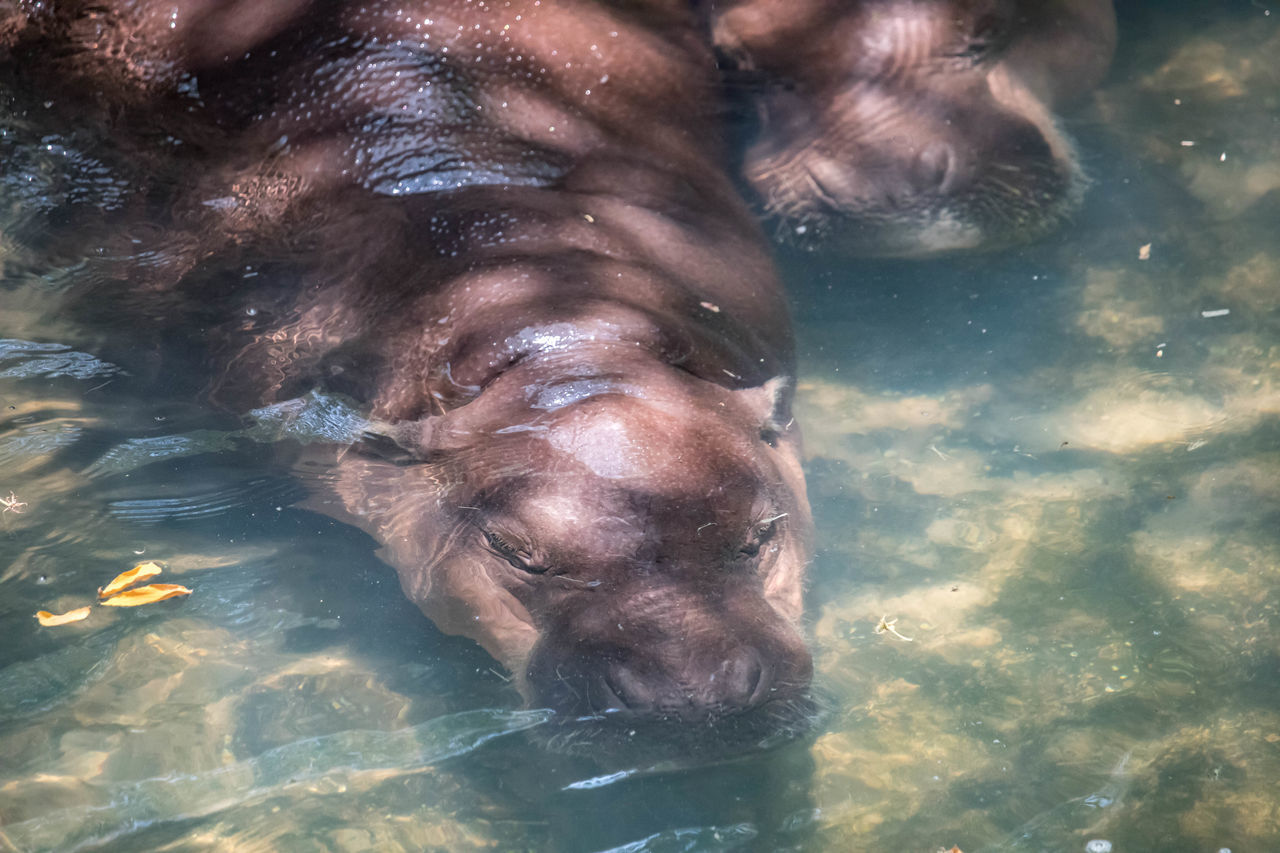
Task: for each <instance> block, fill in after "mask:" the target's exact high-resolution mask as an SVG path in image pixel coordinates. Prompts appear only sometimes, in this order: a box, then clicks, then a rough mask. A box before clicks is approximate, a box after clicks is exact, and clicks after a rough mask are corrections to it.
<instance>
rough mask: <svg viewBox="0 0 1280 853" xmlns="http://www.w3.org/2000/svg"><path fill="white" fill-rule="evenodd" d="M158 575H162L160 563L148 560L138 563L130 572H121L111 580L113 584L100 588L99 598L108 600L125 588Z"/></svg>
mask: <svg viewBox="0 0 1280 853" xmlns="http://www.w3.org/2000/svg"><path fill="white" fill-rule="evenodd" d="M158 574H160V564H159V563H156V562H154V561H152V560H148V561H147V562H145V563H138V565H136V566H134V567H133V568H132V569H130V570H129V571H127V572H121V573H120V574H118V575H116V576H115V577H114V578H113V579H112V580H111V583H109V584H107V585H106V586H104V587H102V588H100V589H99V590H98V598H106V597H107V596H109V595H115V594H116V593H117V592H119V591H120V590H122V589H124V588H125V587H129V586H133V585H134V584H135V583H137V582H138V581H140V580H145V579H146V578H153V577H155V576H156V575H158Z"/></svg>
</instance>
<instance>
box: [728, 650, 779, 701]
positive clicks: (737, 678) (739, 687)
mask: <svg viewBox="0 0 1280 853" xmlns="http://www.w3.org/2000/svg"><path fill="white" fill-rule="evenodd" d="M717 680H719V681H720V684H719V686H718V690H716V691H715V695H716V696H717V698H718V702H717V703H716V704H721V705H726V706H731V707H737V708H750V707H754V706H755V705H758V704H759V703H760V702H763V701H764V700H765V699H767V698H768V695H769V689H770V686H771V683H772V679H771V678H769V677H768V674H767V670H766V668H765V666H764V661H763V659H762V658H761V656H760V653H759V652H758V651H757V650H756V649H753V648H746V649H739V650H737V653H736V654H735V655H734V656H733V657H731V658H729V659H728V660H726V661H725V662H724V664H723V665H722V667H721V670H720V673H719V678H718V679H717Z"/></svg>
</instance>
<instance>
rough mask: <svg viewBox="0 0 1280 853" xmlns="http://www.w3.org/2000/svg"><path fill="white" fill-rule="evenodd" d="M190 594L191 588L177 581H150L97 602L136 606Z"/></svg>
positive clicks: (108, 605)
mask: <svg viewBox="0 0 1280 853" xmlns="http://www.w3.org/2000/svg"><path fill="white" fill-rule="evenodd" d="M190 594H191V590H189V589H187V588H186V587H185V586H183V585H182V584H179V583H152V584H147V585H146V586H139V587H135V588H133V589H127V590H125V591H124V592H122V593H120V594H119V595H113V596H112V597H111V598H108V599H105V600H103V601H101V602H99V603H100V604H102V605H104V606H106V607H137V606H138V605H140V604H151V603H153V602H156V601H164V600H165V599H166V598H174V597H176V596H179V595H190Z"/></svg>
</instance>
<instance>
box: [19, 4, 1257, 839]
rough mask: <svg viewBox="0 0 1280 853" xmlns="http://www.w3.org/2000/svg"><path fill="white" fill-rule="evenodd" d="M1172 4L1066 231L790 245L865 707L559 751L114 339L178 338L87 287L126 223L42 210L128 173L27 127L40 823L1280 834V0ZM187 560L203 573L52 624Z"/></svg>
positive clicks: (82, 828)
mask: <svg viewBox="0 0 1280 853" xmlns="http://www.w3.org/2000/svg"><path fill="white" fill-rule="evenodd" d="M1147 5H1148V6H1149V7H1150V8H1147V9H1142V8H1128V7H1126V8H1125V9H1123V10H1122V20H1121V24H1122V31H1121V38H1122V47H1121V52H1120V58H1119V59H1118V61H1117V65H1116V68H1115V70H1114V72H1113V74H1112V75H1111V77H1110V79H1109V81H1108V82H1107V84H1106V85H1105V86H1104V87H1103V88H1102V89H1101V90H1100V91H1099V92H1098V93H1096V95H1095V96H1094V97H1092V98H1091V99H1090V100H1089V102H1087V103H1086V104H1085V105H1084V106H1083V107H1081V108H1080V109H1079V110H1078V111H1077V112H1075V113H1073V114H1072V116H1071V118H1070V119H1069V125H1070V128H1071V130H1072V132H1073V133H1074V134H1075V136H1076V137H1077V139H1078V140H1079V142H1080V148H1081V151H1082V152H1083V156H1084V157H1085V161H1086V165H1087V167H1088V169H1089V172H1090V174H1091V175H1092V177H1093V181H1094V183H1093V187H1092V190H1091V192H1090V194H1089V196H1088V199H1087V202H1086V207H1085V209H1084V210H1083V211H1082V213H1081V214H1080V216H1079V217H1078V218H1077V219H1076V221H1075V222H1074V223H1072V224H1071V225H1070V226H1068V227H1067V228H1066V229H1064V230H1063V231H1062V232H1061V233H1059V234H1058V235H1056V236H1054V237H1053V238H1051V239H1049V240H1046V241H1044V242H1042V243H1040V244H1037V245H1035V246H1032V247H1029V248H1026V249H1021V250H1016V251H1010V252H1005V253H1001V254H998V255H992V256H984V257H976V258H973V257H970V258H952V259H946V260H941V261H932V262H912V263H907V262H850V261H837V260H833V259H829V258H822V257H817V256H810V255H803V256H797V255H786V256H783V258H782V263H783V265H784V268H785V271H786V274H787V277H788V279H789V281H790V286H791V288H792V293H793V297H794V305H795V312H796V317H797V324H798V339H799V346H800V351H801V361H802V364H801V370H802V379H801V386H800V393H799V410H798V414H799V417H800V419H801V422H802V424H803V425H804V429H805V434H806V445H807V456H808V468H809V478H810V479H809V484H810V490H811V497H812V499H813V503H814V509H815V512H816V517H817V522H818V530H819V537H820V542H819V549H820V550H819V555H818V558H817V560H816V562H815V564H814V566H813V568H812V575H811V583H810V586H809V590H808V612H809V623H810V625H809V627H810V632H811V635H812V645H813V649H814V652H815V657H816V665H817V670H818V674H817V679H818V682H819V686H820V690H821V691H822V693H823V694H824V695H825V696H827V697H828V700H829V704H830V706H831V708H832V711H831V713H830V715H829V717H828V718H827V719H825V720H824V721H823V722H822V724H821V726H820V729H819V731H818V732H816V733H815V736H814V738H813V739H812V740H810V741H806V742H803V743H799V744H794V745H791V746H789V747H786V748H783V749H780V750H777V751H775V752H773V753H771V754H767V755H764V756H757V757H754V758H751V759H749V760H744V761H742V762H739V763H735V764H730V765H727V766H720V767H701V768H683V769H679V768H670V767H658V768H623V769H622V770H621V771H620V772H618V773H617V774H616V775H609V774H602V773H601V772H600V771H599V769H598V768H595V767H593V766H592V765H590V764H587V763H585V762H574V761H570V760H568V759H560V758H553V757H549V756H547V755H546V754H545V753H543V752H541V751H540V750H539V749H538V748H537V747H536V746H533V745H531V744H530V743H529V742H528V741H527V740H526V739H525V735H524V733H525V732H526V731H529V730H531V729H536V728H537V727H538V726H539V725H541V724H542V722H543V721H542V719H541V717H540V716H539V715H538V714H536V713H526V712H522V711H521V710H520V701H519V697H518V696H517V695H516V693H515V691H514V690H513V689H512V688H511V686H510V685H509V684H508V682H507V677H506V675H505V674H504V673H502V672H501V671H500V670H499V669H498V668H497V667H496V666H495V665H494V664H493V662H492V661H491V660H490V659H489V658H488V657H487V656H486V655H485V654H484V653H483V652H481V651H479V650H478V649H477V648H475V647H474V646H473V645H472V644H470V643H469V642H466V641H461V640H458V639H455V638H449V637H445V636H443V635H441V634H440V633H439V632H437V631H436V630H435V629H434V628H433V627H432V626H431V624H430V623H429V622H427V621H426V620H425V619H424V618H423V617H422V616H421V615H420V614H419V613H418V612H417V611H416V609H414V608H413V607H412V606H411V605H410V604H408V603H407V601H405V599H404V598H403V596H402V595H401V593H400V591H399V588H398V584H397V582H396V579H395V576H394V573H393V572H392V571H391V570H390V569H388V568H386V567H385V566H384V565H383V564H381V563H380V562H379V561H378V560H377V558H376V556H375V554H374V549H375V548H376V543H374V542H373V541H372V540H370V539H368V538H367V537H366V536H364V535H363V534H361V533H359V532H358V531H354V530H352V529H350V528H346V527H343V526H341V525H339V524H336V523H335V522H332V521H330V520H328V519H327V518H324V517H322V516H319V515H316V514H314V513H312V512H310V511H308V510H306V509H305V508H303V507H301V506H299V501H300V499H301V498H302V497H303V493H304V491H305V489H304V486H303V485H300V484H299V482H298V480H297V479H296V478H295V477H293V476H291V473H290V472H289V471H287V470H282V469H281V467H280V466H279V465H278V464H277V463H276V462H275V461H274V456H273V454H272V452H271V441H272V439H273V437H276V438H278V437H279V435H278V433H272V432H271V430H270V429H268V428H266V427H263V428H261V429H259V430H258V431H257V432H254V431H253V430H252V429H248V426H249V425H248V424H247V423H245V422H243V421H241V420H239V419H236V418H229V417H228V416H227V415H225V414H223V413H218V412H214V411H210V410H208V409H205V408H202V407H200V406H198V405H195V404H194V403H191V402H189V401H190V400H191V399H192V395H191V394H190V393H189V392H190V390H191V389H189V388H187V387H185V386H184V385H183V383H182V382H181V381H179V380H178V379H176V378H175V377H176V376H178V375H180V372H176V371H172V370H168V371H166V370H165V369H161V368H156V369H155V370H154V371H153V372H152V373H151V374H147V373H145V371H141V370H139V369H138V368H137V367H135V366H133V365H131V370H130V371H127V372H126V371H122V370H121V368H120V367H119V366H118V365H117V364H116V363H115V362H114V361H113V359H112V353H115V352H119V351H120V349H121V348H124V349H126V350H130V351H140V352H148V351H151V350H152V349H155V350H156V351H159V350H160V349H161V348H162V347H161V344H162V343H163V344H165V347H167V349H168V350H171V349H172V342H171V341H169V342H159V341H156V340H152V339H150V338H149V337H148V332H147V331H146V329H144V328H123V329H121V328H112V329H105V330H102V329H100V330H98V332H97V334H96V335H89V334H88V333H86V331H85V330H84V329H83V328H82V327H79V326H76V325H73V324H71V323H70V322H69V321H67V320H66V319H65V317H64V315H63V314H62V313H61V312H60V311H59V307H60V305H61V304H62V301H63V300H64V299H65V297H66V295H67V294H69V293H71V292H73V291H74V289H75V287H76V286H77V285H80V284H83V282H84V281H85V279H86V277H92V276H93V275H95V269H96V268H95V265H94V258H93V257H92V256H91V255H90V256H75V255H66V254H64V253H62V252H61V251H60V250H59V249H58V244H57V242H56V241H52V240H48V239H46V238H47V233H48V232H49V230H50V229H52V228H54V227H55V226H56V225H57V222H58V212H59V211H61V210H64V209H72V208H76V207H77V206H79V207H81V208H84V207H86V206H87V207H89V208H92V209H94V210H96V211H99V212H101V216H102V221H103V222H104V223H106V222H108V221H109V220H110V216H111V213H112V211H114V210H118V209H119V208H120V206H121V205H122V204H124V203H125V201H124V199H126V198H127V197H128V177H127V174H125V173H127V169H125V168H124V167H122V166H120V165H119V164H113V163H112V162H111V152H110V149H109V146H105V145H104V144H103V143H101V142H100V141H95V140H92V139H86V138H82V137H81V136H78V135H77V133H76V131H75V129H74V128H61V129H58V132H57V133H55V134H53V135H52V136H51V135H50V134H49V133H47V132H45V131H47V128H40V127H39V122H38V121H37V120H36V118H33V117H31V116H30V115H28V116H26V117H22V116H17V115H15V116H11V117H9V118H6V119H4V121H3V122H0V151H2V152H3V154H4V156H5V162H6V170H5V172H6V175H5V178H4V184H3V189H2V190H0V199H2V200H3V210H4V213H3V220H2V222H0V235H2V236H0V253H3V256H4V261H5V279H4V281H3V283H2V290H0V298H3V300H4V301H3V310H0V339H3V340H0V497H6V498H7V497H8V496H9V495H10V494H12V495H13V496H14V499H15V500H16V501H19V502H21V503H23V504H25V505H24V506H20V507H16V509H20V510H21V512H5V513H3V514H0V631H2V632H3V635H4V637H5V641H4V643H3V644H2V645H0V847H4V846H5V845H8V846H10V847H12V848H14V849H18V850H74V849H94V850H122V851H124V850H131V851H132V850H144V849H157V850H181V851H186V850H192V851H194V850H228V851H230V850H235V851H244V850H249V851H252V850H263V851H266V850H299V851H310V850H342V851H358V850H385V849H413V850H419V849H435V850H450V851H454V850H459V851H461V850H491V849H497V850H582V851H590V850H605V849H615V850H628V851H664V853H665V851H676V850H681V851H685V850H688V851H695V850H696V851H716V850H783V849H794V850H804V851H828V850H830V851H836V850H841V851H842V850H879V851H886V850H895V851H898V850H900V851H921V853H932V851H935V850H937V849H938V848H950V847H951V846H952V845H955V846H957V847H959V848H961V849H962V850H964V851H966V853H973V851H1041V850H1051V851H1059V850H1061V851H1084V850H1086V849H1090V850H1102V849H1107V848H1106V847H1105V845H1104V844H1103V843H1104V842H1105V844H1109V845H1110V849H1113V850H1116V851H1125V850H1129V851H1148V850H1156V849H1158V850H1163V851H1181V850H1186V851H1206V850H1219V849H1221V848H1227V849H1230V850H1233V851H1261V850H1271V849H1277V848H1280V799H1278V798H1277V797H1276V796H1275V780H1276V779H1280V710H1278V709H1280V621H1278V615H1277V612H1276V602H1275V597H1274V588H1275V580H1276V572H1277V567H1278V566H1280V441H1278V439H1280V311H1278V310H1277V294H1278V293H1280V248H1277V245H1278V244H1277V242H1276V239H1275V235H1276V234H1277V233H1280V193H1278V192H1277V190H1280V11H1277V12H1276V13H1273V14H1269V13H1268V12H1269V10H1268V8H1267V4H1265V3H1253V4H1238V8H1237V7H1234V6H1233V7H1232V8H1230V9H1227V8H1224V7H1220V6H1217V5H1213V4H1206V5H1204V6H1203V7H1194V6H1186V7H1177V8H1175V7H1173V6H1171V5H1170V4H1155V3H1152V4H1147ZM122 174H124V177H121V175H122ZM81 226H82V227H91V224H90V226H85V225H84V224H83V223H81ZM138 260H139V262H140V263H141V264H143V265H145V262H146V259H145V258H140V259H138ZM311 415H314V417H313V418H312V419H311V420H307V421H306V422H305V423H304V424H303V425H302V426H300V427H297V431H295V433H294V435H293V437H294V438H297V437H298V436H299V435H300V434H301V433H304V432H308V431H309V432H310V434H320V435H326V434H329V435H331V434H332V432H331V431H334V430H338V431H340V430H342V429H346V428H349V426H350V425H349V424H348V423H347V422H346V421H345V420H344V418H345V417H346V416H347V414H344V412H343V411H342V409H341V407H340V406H335V407H332V408H329V409H324V410H323V411H317V410H313V411H312V412H311ZM151 558H154V559H159V560H162V561H163V562H164V564H165V565H166V567H167V574H166V576H165V578H163V579H165V580H170V581H174V582H180V583H183V584H186V585H187V586H189V587H191V588H192V589H193V590H195V592H194V594H193V595H192V596H190V598H188V599H184V600H175V601H170V602H164V603H162V604H158V605H153V606H150V607H146V608H138V609H136V610H119V611H112V610H109V609H106V608H95V610H94V611H93V614H92V616H91V617H90V618H89V619H87V620H85V621H84V622H81V623H77V624H75V625H72V626H66V627H62V628H57V629H39V628H37V627H36V624H35V620H34V619H32V614H33V613H34V612H35V611H36V610H41V609H45V610H51V611H55V612H60V611H63V610H68V609H71V608H73V607H77V606H80V605H83V604H87V603H89V602H90V601H91V600H92V599H93V594H94V590H95V589H96V588H97V587H98V586H101V585H102V584H103V583H105V582H106V581H107V580H108V579H109V578H110V577H111V576H113V575H114V574H115V573H117V572H119V571H121V570H123V569H125V568H128V567H129V566H131V565H132V564H133V563H134V562H137V561H139V560H142V559H151ZM889 624H891V625H892V630H880V631H877V628H878V627H879V628H882V629H883V627H884V626H886V625H889ZM629 770H630V771H644V772H627V771H629ZM1091 844H1092V846H1089V845H1091Z"/></svg>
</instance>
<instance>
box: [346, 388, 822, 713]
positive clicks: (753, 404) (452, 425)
mask: <svg viewBox="0 0 1280 853" xmlns="http://www.w3.org/2000/svg"><path fill="white" fill-rule="evenodd" d="M545 374H546V370H545V366H543V368H540V367H539V366H538V365H536V364H528V363H521V364H520V365H517V366H516V367H513V368H511V369H510V370H508V371H506V372H505V373H503V374H501V375H500V376H499V377H498V378H497V379H495V380H494V381H493V383H492V384H491V385H489V386H488V387H486V388H485V389H484V391H483V393H482V394H480V395H479V397H478V398H476V399H475V400H473V401H471V402H469V403H467V404H466V405H464V406H461V407H460V408H457V409H454V410H452V411H450V412H448V413H447V414H443V415H438V416H431V417H427V418H425V419H422V420H418V421H413V422H408V423H402V424H400V425H399V426H397V427H396V428H395V429H394V430H393V431H392V432H393V434H394V439H395V442H396V444H397V445H399V446H400V447H401V448H403V449H405V450H407V451H408V453H409V464H402V465H393V464H391V463H389V462H386V461H381V460H369V459H363V460H351V461H348V462H345V463H343V465H342V466H340V474H339V480H340V486H339V490H340V492H341V493H342V497H343V500H344V503H345V504H346V505H347V507H348V509H349V511H350V512H351V513H352V515H353V516H357V520H358V521H360V523H361V524H362V526H365V527H366V529H370V530H371V531H374V532H376V535H377V537H378V538H379V539H380V540H381V541H383V542H384V543H386V549H385V550H386V552H387V553H386V557H387V559H388V561H389V562H390V563H392V565H394V566H395V568H396V570H397V571H398V572H399V574H400V577H401V582H402V584H403V586H404V588H405V591H406V593H407V594H408V595H409V597H410V598H411V599H412V600H413V601H415V602H416V603H417V604H418V605H419V606H420V607H421V608H422V610H423V611H424V612H425V613H426V614H427V615H428V616H429V617H430V618H431V619H432V620H433V621H434V622H435V623H436V624H437V625H438V626H439V627H441V628H442V629H443V630H445V631H447V632H449V633H455V634H462V635H465V636H468V637H471V638H473V639H475V640H476V641H478V642H479V643H480V644H481V645H482V646H484V648H485V649H487V650H488V651H489V652H490V653H491V654H492V655H493V656H494V657H495V658H497V659H498V660H499V661H501V662H502V664H503V665H504V666H506V667H507V668H508V669H509V670H510V671H511V672H512V673H513V674H514V675H515V680H516V683H517V685H518V686H519V688H520V690H521V693H522V694H523V695H524V697H525V699H526V701H527V702H528V704H529V705H530V706H532V707H545V708H552V709H554V710H556V711H557V712H560V714H562V715H564V716H566V717H571V718H583V717H587V718H592V719H595V720H627V721H628V722H627V726H628V727H630V726H633V725H635V724H636V723H637V722H638V721H640V722H642V721H645V720H650V721H653V720H666V721H674V722H677V723H685V722H689V721H710V720H719V719H725V718H730V717H735V716H741V715H743V714H746V713H748V712H753V711H757V710H759V711H761V714H759V715H757V716H765V717H767V716H769V715H770V713H771V712H778V711H779V709H787V708H795V707H797V706H799V705H800V704H802V703H803V702H804V701H805V700H804V697H805V695H806V693H807V689H808V685H809V681H810V677H811V672H812V662H811V659H810V656H809V653H808V651H807V650H806V648H805V645H804V642H803V640H802V637H801V634H800V632H799V630H798V620H799V617H800V609H801V582H802V574H803V570H804V567H805V564H806V562H807V560H808V558H809V550H808V549H809V540H810V535H811V520H810V516H809V508H808V504H807V501H806V498H805V494H804V485H803V479H802V474H801V471H800V465H799V454H798V447H797V444H798V435H797V434H796V429H795V427H794V426H793V424H792V422H791V418H790V415H789V414H787V404H786V399H787V397H788V396H789V394H788V389H787V388H786V387H785V383H784V382H783V381H782V380H775V381H771V382H769V383H766V384H764V385H763V386H760V387H756V388H747V389H740V390H731V389H727V388H724V387H722V386H720V385H717V384H714V383H711V382H707V381H704V380H701V379H697V378H695V377H693V376H692V375H691V374H689V373H685V372H683V371H680V370H677V369H673V368H671V367H669V366H665V365H664V366H662V367H661V368H660V369H654V370H653V371H652V372H651V373H649V374H646V373H645V372H644V371H643V370H638V369H634V368H631V369H628V370H627V371H625V379H624V378H622V375H621V374H614V375H602V374H600V373H598V372H587V373H582V372H575V371H573V370H569V371H561V372H559V375H558V377H557V378H556V379H554V380H551V381H548V380H547V379H546V378H545ZM540 377H541V378H540ZM774 716H775V717H781V716H785V714H783V713H775V714H774Z"/></svg>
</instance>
